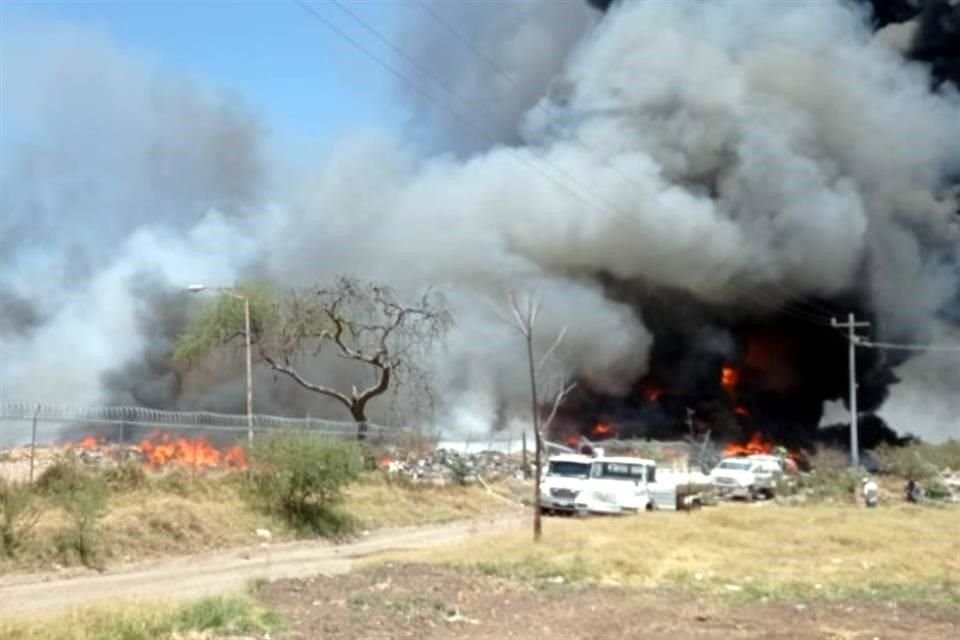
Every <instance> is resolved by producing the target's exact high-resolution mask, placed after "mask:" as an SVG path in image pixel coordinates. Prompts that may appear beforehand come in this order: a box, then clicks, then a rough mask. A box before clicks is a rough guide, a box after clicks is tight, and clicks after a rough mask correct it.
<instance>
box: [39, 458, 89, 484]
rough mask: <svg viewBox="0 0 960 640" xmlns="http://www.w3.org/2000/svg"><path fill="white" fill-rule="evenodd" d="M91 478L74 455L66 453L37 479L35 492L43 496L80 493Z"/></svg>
mask: <svg viewBox="0 0 960 640" xmlns="http://www.w3.org/2000/svg"><path fill="white" fill-rule="evenodd" d="M91 478H92V474H91V473H89V472H88V471H85V470H84V469H83V468H82V467H81V466H80V463H79V462H78V461H77V459H76V458H75V457H74V455H73V454H72V453H70V452H68V453H66V454H64V455H63V456H62V457H61V458H60V459H59V460H57V461H56V462H54V463H53V464H52V465H50V466H49V467H47V468H46V469H44V470H43V473H41V474H40V476H39V477H38V478H37V490H38V491H40V492H41V493H44V494H52V493H54V492H61V493H62V492H64V491H69V492H81V491H83V488H84V487H85V486H86V484H87V483H88V482H89V481H90V479H91Z"/></svg>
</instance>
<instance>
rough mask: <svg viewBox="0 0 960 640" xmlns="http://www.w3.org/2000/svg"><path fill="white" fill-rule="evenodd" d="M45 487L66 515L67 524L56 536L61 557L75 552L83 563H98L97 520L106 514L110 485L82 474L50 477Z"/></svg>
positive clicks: (92, 476)
mask: <svg viewBox="0 0 960 640" xmlns="http://www.w3.org/2000/svg"><path fill="white" fill-rule="evenodd" d="M48 490H49V491H50V493H51V495H52V497H53V499H54V502H55V503H56V504H57V505H58V506H60V508H61V509H63V511H64V513H66V515H67V522H68V526H67V527H66V528H64V529H62V530H61V531H60V532H59V534H58V535H57V539H56V545H57V549H58V550H59V551H60V553H61V554H62V555H64V556H67V557H69V556H70V555H72V554H76V556H77V557H78V558H79V560H80V562H81V563H83V565H84V566H88V567H94V566H97V565H96V562H97V556H98V555H99V536H100V532H99V530H98V526H97V525H98V522H99V520H100V519H101V518H102V517H103V516H104V515H105V513H106V508H107V498H108V495H109V488H108V487H107V483H106V481H105V480H104V479H103V478H102V477H101V476H95V475H88V474H83V473H82V472H81V474H80V475H67V476H63V477H59V478H56V479H52V480H51V482H50V484H49V486H48Z"/></svg>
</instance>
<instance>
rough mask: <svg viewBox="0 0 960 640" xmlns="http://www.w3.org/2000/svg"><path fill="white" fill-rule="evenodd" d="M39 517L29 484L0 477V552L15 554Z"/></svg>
mask: <svg viewBox="0 0 960 640" xmlns="http://www.w3.org/2000/svg"><path fill="white" fill-rule="evenodd" d="M39 519H40V509H39V508H38V506H37V497H36V496H35V495H33V493H32V492H31V491H30V486H29V485H27V484H25V483H22V482H13V481H10V480H7V479H5V478H0V554H3V555H6V556H8V557H11V558H12V557H13V556H15V555H16V554H17V552H18V551H19V550H20V549H22V548H23V546H24V544H25V543H26V541H27V539H28V537H29V535H30V531H31V530H32V529H33V527H34V526H36V524H37V521H38V520H39Z"/></svg>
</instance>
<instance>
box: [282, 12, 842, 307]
mask: <svg viewBox="0 0 960 640" xmlns="http://www.w3.org/2000/svg"><path fill="white" fill-rule="evenodd" d="M293 1H294V2H295V3H296V4H297V5H299V6H300V7H301V8H302V9H303V10H304V11H306V12H307V14H308V15H309V16H310V17H312V18H314V19H315V20H317V21H318V22H320V23H321V24H323V25H324V26H325V27H327V28H328V29H329V30H330V31H332V32H333V33H334V34H336V35H337V36H339V37H341V38H343V39H344V40H345V41H347V42H348V43H349V44H351V45H352V46H354V47H355V48H356V49H358V50H359V51H360V52H362V53H363V54H364V55H366V56H367V57H368V58H370V59H371V60H372V61H374V62H375V63H377V64H378V65H380V66H381V67H383V68H384V69H386V70H387V71H388V72H390V73H391V74H392V75H394V76H395V77H397V78H398V79H400V80H401V81H403V82H405V83H407V84H408V85H410V86H411V88H413V89H414V90H415V91H416V92H417V93H419V94H421V95H423V96H425V97H426V98H427V99H428V100H430V101H431V102H434V103H436V104H438V105H439V106H441V107H442V108H444V109H445V110H446V111H448V112H449V113H450V114H451V115H453V116H454V117H455V118H456V119H457V120H458V121H460V122H461V123H463V124H464V125H466V126H467V127H468V128H470V129H471V130H473V131H474V132H478V131H479V132H480V133H481V134H482V133H483V131H482V130H481V128H480V127H478V125H477V124H476V122H474V121H472V120H471V119H469V118H468V117H466V116H465V115H463V114H462V113H460V112H459V111H458V110H455V109H453V108H452V107H451V105H450V104H448V103H447V102H446V101H443V100H439V99H438V98H437V96H435V95H433V94H432V93H431V92H430V91H427V90H425V89H424V88H423V87H422V86H421V85H420V84H419V83H418V82H416V81H414V80H412V79H411V78H410V77H408V76H407V75H406V74H404V73H403V72H402V71H399V70H398V69H396V68H395V67H394V66H393V65H391V64H390V63H388V62H387V61H385V60H384V59H383V58H382V57H380V56H378V55H377V54H376V53H374V52H373V51H371V50H370V49H369V48H368V47H366V46H365V45H364V44H363V43H361V42H360V41H358V40H357V39H356V38H354V37H352V36H351V35H350V34H348V33H347V32H345V31H344V30H343V29H341V28H340V27H339V26H337V25H336V24H335V23H334V22H333V21H331V20H330V19H328V18H327V17H325V16H324V15H323V14H321V13H320V12H319V11H317V10H316V8H315V7H313V6H312V5H310V4H309V3H308V2H306V0H293ZM328 2H330V3H331V4H333V5H334V6H335V7H337V8H338V9H340V11H342V12H343V13H345V14H346V15H347V16H349V17H350V18H351V19H352V20H353V21H355V22H357V23H358V24H359V25H360V26H361V27H362V28H363V29H364V30H366V31H367V32H369V33H371V34H372V35H373V36H374V37H375V38H376V39H377V40H378V41H380V42H381V43H383V44H384V45H386V46H387V47H389V48H390V49H391V50H392V51H393V52H394V53H396V54H397V55H398V56H399V57H400V58H402V59H403V60H405V61H406V62H407V63H408V64H410V65H411V66H413V67H414V69H416V70H418V71H419V72H420V73H421V74H423V75H425V76H427V78H429V79H430V80H432V81H433V83H434V84H435V85H437V86H438V87H439V88H440V89H441V90H442V91H443V92H444V93H445V94H446V95H448V96H450V97H451V98H452V99H454V100H456V101H458V102H460V103H461V104H462V105H464V106H465V107H467V108H468V110H469V111H471V112H473V113H477V114H478V115H480V117H481V118H486V117H488V116H487V114H486V113H484V112H481V111H479V110H475V109H474V105H472V104H470V103H467V102H466V101H464V100H463V99H462V98H461V97H460V96H458V95H456V93H454V92H453V91H452V90H451V89H449V88H448V87H447V86H446V85H445V84H444V83H443V81H442V80H440V79H439V78H437V77H436V76H435V74H433V73H431V72H429V71H428V70H425V69H424V68H423V66H422V65H420V64H419V63H417V62H416V61H415V60H412V59H411V57H410V56H409V55H408V54H407V53H406V52H404V51H403V50H402V49H401V48H400V47H399V46H397V45H396V44H394V43H393V42H391V41H390V39H389V38H387V37H386V36H384V35H383V34H382V33H380V32H379V31H378V30H377V29H376V27H374V26H372V25H370V24H369V23H368V22H366V21H365V20H364V19H363V18H362V17H361V16H359V15H357V14H356V13H355V12H353V11H351V10H350V9H348V8H346V7H345V6H344V5H343V3H342V2H340V1H339V0H328ZM431 13H432V12H431ZM441 24H445V23H441ZM448 29H449V27H448ZM453 33H456V32H453ZM457 37H459V36H457ZM471 48H473V47H471ZM494 69H495V71H497V72H498V73H500V74H502V72H501V71H499V70H498V69H496V67H494ZM502 75H503V74H502ZM504 77H507V79H508V80H509V81H511V82H512V83H513V84H516V81H515V80H513V79H512V78H509V76H504ZM536 106H537V108H544V107H543V106H542V105H540V104H538V105H536ZM484 128H487V129H489V126H488V125H484ZM572 137H573V139H574V140H576V141H577V142H579V143H580V145H581V146H583V147H584V148H585V149H586V150H588V151H591V152H592V153H591V155H593V157H595V158H597V159H598V160H599V161H600V162H601V163H602V164H603V165H604V166H607V167H609V168H611V169H612V170H613V171H614V172H615V173H616V174H618V175H619V176H620V177H621V178H622V179H623V180H624V181H626V182H632V181H630V180H629V178H628V177H627V176H626V175H625V174H624V173H623V172H622V171H621V170H620V169H619V168H618V167H616V166H615V165H613V164H612V163H611V162H610V161H609V160H606V159H605V158H604V157H603V155H602V154H600V153H598V152H597V151H596V150H594V149H591V148H590V147H589V146H588V145H587V144H586V143H585V142H583V140H582V139H580V138H579V136H578V135H577V134H576V132H573V133H572ZM504 151H505V152H507V153H508V154H509V155H510V156H511V157H512V158H513V159H514V160H515V161H517V162H520V163H522V164H524V165H526V166H527V167H529V168H531V169H533V170H534V171H536V172H537V173H539V174H540V175H541V176H543V177H544V178H546V179H548V180H550V181H551V182H553V183H554V184H556V185H557V186H558V187H560V188H561V189H563V190H564V191H566V192H567V193H568V194H570V195H572V196H573V197H575V198H576V199H578V200H580V201H581V202H583V203H584V204H585V205H587V206H588V207H590V208H598V207H599V208H600V209H604V210H606V211H608V212H612V213H613V214H624V213H629V212H628V211H627V210H624V209H622V208H620V207H619V206H618V205H617V204H616V203H613V202H610V201H609V200H608V199H607V198H606V197H605V196H603V195H600V194H598V193H596V192H595V191H593V190H592V189H590V188H588V187H586V186H584V185H583V183H582V182H580V181H578V180H577V179H576V178H575V177H574V176H573V175H571V174H570V173H569V172H568V171H566V170H565V169H563V168H561V167H558V166H557V165H556V164H554V163H552V162H550V161H549V160H547V159H545V158H543V157H542V156H540V157H536V158H528V157H526V156H524V155H522V154H520V153H519V152H518V151H516V150H515V149H512V148H510V147H504ZM538 165H546V166H547V167H550V168H551V169H552V170H553V171H555V172H556V173H557V174H559V176H561V177H560V178H558V177H557V176H554V175H550V174H549V173H547V172H545V171H544V170H542V168H541V167H540V166H538ZM584 194H586V195H589V196H593V201H591V200H588V199H587V198H586V197H584ZM669 253H670V252H667V251H661V252H659V253H658V254H657V256H655V257H659V256H666V255H668V254H669ZM725 286H726V287H727V288H728V289H730V290H731V291H732V292H733V293H734V294H735V295H738V296H739V297H742V298H745V299H748V300H750V301H751V302H753V303H754V304H757V305H758V306H760V307H769V308H773V309H776V310H777V311H779V312H780V313H784V314H786V315H790V316H792V317H795V318H797V319H799V320H802V321H804V322H808V323H811V324H816V325H820V326H823V325H827V324H829V317H828V316H826V315H823V316H821V315H819V314H818V313H815V312H809V311H804V310H801V309H799V308H791V305H794V304H796V303H794V302H791V301H790V300H777V299H773V300H771V299H770V298H768V297H766V296H769V295H770V292H767V293H766V296H765V295H764V292H763V290H762V289H760V287H759V286H757V287H754V288H753V289H748V288H746V287H744V286H738V285H737V284H736V283H733V282H728V283H727V284H726V285H725ZM772 286H779V287H780V289H781V290H782V291H783V293H785V294H786V295H787V297H788V298H790V297H792V298H794V299H796V298H800V297H801V296H798V295H797V294H795V293H791V292H789V291H787V290H786V288H785V287H783V286H782V285H772ZM778 297H779V296H778Z"/></svg>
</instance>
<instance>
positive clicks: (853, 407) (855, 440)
mask: <svg viewBox="0 0 960 640" xmlns="http://www.w3.org/2000/svg"><path fill="white" fill-rule="evenodd" d="M830 324H831V325H833V326H834V327H837V328H841V329H846V330H847V340H848V341H849V342H850V464H851V466H853V467H854V468H856V467H859V466H860V443H859V431H858V429H859V427H858V425H857V343H858V342H859V341H860V337H859V336H858V335H857V333H856V331H857V329H858V328H859V327H869V326H870V323H869V322H865V321H863V320H861V321H859V322H858V321H857V319H856V316H855V315H854V314H852V313H851V314H849V315H848V316H847V321H846V322H838V321H837V319H836V318H831V319H830Z"/></svg>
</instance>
